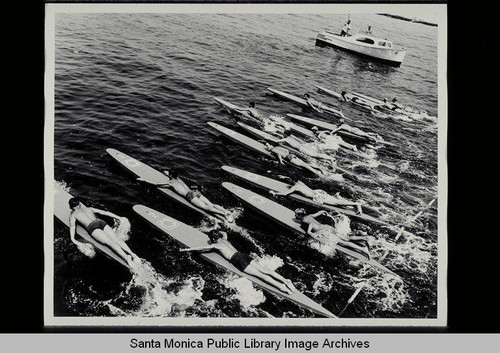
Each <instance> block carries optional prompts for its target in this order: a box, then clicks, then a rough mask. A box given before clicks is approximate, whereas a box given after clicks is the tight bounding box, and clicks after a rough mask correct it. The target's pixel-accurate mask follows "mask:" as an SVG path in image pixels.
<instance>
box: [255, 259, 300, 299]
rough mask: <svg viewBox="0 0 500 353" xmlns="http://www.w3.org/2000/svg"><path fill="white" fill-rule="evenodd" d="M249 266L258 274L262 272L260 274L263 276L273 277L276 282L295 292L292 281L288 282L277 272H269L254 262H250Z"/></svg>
mask: <svg viewBox="0 0 500 353" xmlns="http://www.w3.org/2000/svg"><path fill="white" fill-rule="evenodd" d="M250 266H254V267H255V268H256V269H257V270H259V271H260V272H262V273H264V274H266V275H268V276H271V277H274V278H275V279H277V280H278V281H280V282H282V283H284V284H285V285H286V286H287V287H288V288H289V289H290V290H291V291H292V292H295V286H294V285H293V283H292V281H291V280H289V279H287V278H285V277H283V276H282V275H280V274H279V273H278V272H276V271H272V270H269V269H267V268H265V267H262V266H261V265H259V264H258V263H257V262H256V261H252V262H251V263H250Z"/></svg>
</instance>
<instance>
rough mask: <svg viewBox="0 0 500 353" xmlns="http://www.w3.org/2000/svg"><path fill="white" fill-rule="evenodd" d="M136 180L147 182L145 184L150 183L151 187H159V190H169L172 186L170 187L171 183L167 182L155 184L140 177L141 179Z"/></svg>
mask: <svg viewBox="0 0 500 353" xmlns="http://www.w3.org/2000/svg"><path fill="white" fill-rule="evenodd" d="M136 180H138V181H143V182H145V183H148V184H151V185H154V186H157V187H159V188H169V187H170V186H171V185H170V181H166V182H164V183H155V182H153V181H151V180H146V179H144V178H140V177H139V178H136Z"/></svg>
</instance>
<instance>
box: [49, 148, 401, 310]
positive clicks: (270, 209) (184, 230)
mask: <svg viewBox="0 0 500 353" xmlns="http://www.w3.org/2000/svg"><path fill="white" fill-rule="evenodd" d="M106 152H107V153H108V154H109V156H111V157H112V158H113V159H114V160H115V161H117V162H118V163H119V164H120V165H121V166H122V167H124V168H125V169H126V170H128V171H129V172H131V173H133V174H134V175H135V176H136V177H137V178H140V179H143V180H146V181H148V182H150V183H152V184H155V185H156V187H157V188H158V190H159V191H161V192H162V193H163V194H164V195H166V196H167V197H168V198H170V199H171V200H173V201H175V202H178V203H180V204H182V205H183V206H185V207H187V208H189V209H191V210H192V211H194V212H197V213H199V214H201V215H203V216H206V217H209V218H213V217H214V216H213V215H211V214H209V213H207V212H206V211H205V210H202V209H200V208H198V207H197V206H195V205H193V204H192V203H190V202H188V201H187V200H186V199H184V198H183V197H181V196H180V195H178V194H176V193H175V192H173V191H172V190H171V189H169V188H168V187H167V186H162V185H164V184H165V183H166V182H168V181H169V180H170V179H169V177H168V176H167V175H166V174H165V173H162V172H160V171H158V170H156V169H154V168H152V167H150V166H149V165H147V164H145V163H143V162H141V161H139V160H137V159H136V158H133V157H131V156H129V155H127V154H125V153H123V152H120V151H118V150H116V149H112V148H109V149H107V150H106ZM222 169H223V170H224V171H226V172H228V173H230V174H231V175H233V176H235V177H238V178H240V179H241V180H244V181H246V182H249V183H251V184H252V185H255V186H258V187H260V188H262V189H264V190H267V191H269V190H274V191H276V192H284V191H285V190H287V189H288V188H289V187H290V185H288V184H285V183H282V182H280V181H278V180H273V179H271V178H267V177H264V176H259V175H257V174H255V173H251V172H248V171H245V170H242V169H238V168H234V167H230V166H223V167H222ZM222 185H223V187H224V188H225V189H226V190H228V191H229V192H230V193H232V194H233V195H235V196H236V197H238V198H239V199H240V200H241V201H243V202H244V203H245V204H247V205H249V206H251V207H252V208H253V209H255V210H257V211H258V212H260V213H261V214H263V215H265V216H266V217H268V218H270V219H272V220H274V221H275V222H277V223H278V224H281V225H282V226H284V227H285V228H287V229H289V230H291V231H292V234H295V235H301V236H305V235H306V234H305V232H304V231H303V230H302V229H301V228H300V225H299V224H298V223H296V222H295V221H294V218H293V215H294V212H293V210H291V209H288V208H286V207H284V206H282V205H280V204H279V203H277V202H275V201H273V200H271V199H269V198H266V197H263V196H261V195H259V194H257V193H255V192H253V191H250V190H248V189H246V188H243V187H241V186H238V185H235V184H233V183H228V182H226V183H223V184H222ZM54 186H55V197H54V214H55V216H56V217H57V218H58V219H59V220H60V221H61V222H63V223H64V224H65V225H66V226H69V216H70V209H69V205H68V201H69V199H70V198H71V197H72V196H73V195H71V194H70V193H69V192H67V191H65V190H64V188H63V187H62V186H61V185H60V184H59V183H56V182H55V183H54ZM290 197H291V198H292V199H294V200H296V201H300V202H303V203H305V204H309V205H311V206H314V203H313V201H312V200H309V199H307V198H305V197H301V196H300V195H294V194H292V195H290ZM323 206H324V207H325V208H327V209H331V210H333V211H342V212H344V213H346V214H349V215H351V216H355V217H356V216H357V217H358V218H360V219H362V220H366V221H373V222H379V223H380V221H379V220H378V219H377V218H374V217H370V216H368V215H357V214H355V212H353V211H350V210H341V209H338V208H335V207H333V206H332V207H330V206H327V205H323ZM133 209H134V211H135V212H136V213H137V214H138V215H140V216H141V217H143V218H144V219H146V220H147V221H149V222H150V223H151V224H153V225H155V226H156V227H157V228H159V229H160V230H162V231H164V232H165V233H166V234H168V235H169V236H171V237H173V238H175V239H176V240H177V241H179V242H180V243H181V244H183V245H185V246H187V247H194V246H202V245H207V244H208V237H207V235H206V234H204V233H202V232H200V231H198V230H197V229H195V228H193V227H191V226H188V225H186V224H184V223H182V222H180V221H178V220H176V219H174V218H172V217H169V216H166V215H164V214H162V213H161V212H159V211H156V210H153V209H151V208H148V207H146V206H143V205H135V206H134V207H133ZM77 234H78V235H79V236H81V237H82V238H83V239H84V240H86V241H87V242H89V243H91V244H93V245H94V246H95V248H96V249H97V250H100V251H101V252H102V253H103V254H105V255H106V256H108V257H109V258H111V259H113V260H115V261H117V262H118V263H120V264H122V265H123V266H125V267H128V265H127V263H126V262H125V261H123V259H121V258H120V257H119V256H117V255H116V254H115V253H113V252H112V251H110V250H109V249H108V248H107V247H105V246H102V245H101V244H99V243H98V242H96V241H95V240H94V239H93V238H92V237H91V236H90V235H89V234H88V233H87V232H86V230H85V229H84V228H82V227H80V226H77ZM339 250H340V251H342V252H343V253H345V254H347V255H350V256H353V257H355V258H357V259H359V260H361V261H363V262H365V263H367V264H369V265H371V266H374V267H376V268H379V269H381V270H383V271H386V272H390V273H392V271H390V270H389V269H387V268H386V267H385V266H383V265H381V264H379V263H378V262H376V261H374V260H367V259H366V258H364V257H363V256H362V255H360V254H358V253H356V252H352V251H350V250H349V249H339ZM202 256H203V257H204V258H205V259H207V260H208V261H210V262H212V263H215V264H217V265H218V266H221V267H223V268H226V269H227V270H229V271H231V272H233V273H236V274H238V275H240V276H243V277H246V278H248V279H249V280H250V281H252V282H253V283H255V284H256V285H258V286H260V287H261V288H263V289H265V290H267V291H269V292H271V293H273V294H275V295H278V296H280V297H284V298H286V299H288V300H290V301H292V302H294V303H296V304H297V305H299V306H301V307H303V308H306V309H309V310H311V311H313V312H315V313H317V314H320V315H323V316H326V317H335V315H334V314H332V313H331V312H329V311H328V310H326V309H325V308H323V307H322V306H321V305H319V304H317V303H316V302H314V301H313V300H311V299H310V298H308V297H307V296H306V295H304V294H303V293H300V292H298V291H296V292H295V293H292V294H286V293H284V292H281V291H280V290H278V289H276V288H275V287H273V286H271V285H268V284H267V283H265V282H262V281H261V280H259V279H258V278H255V277H253V276H251V275H248V274H246V273H243V272H241V271H238V270H237V269H236V268H234V266H233V265H232V264H231V263H230V262H228V261H227V260H225V259H224V258H223V257H222V256H220V255H219V254H217V253H207V254H202Z"/></svg>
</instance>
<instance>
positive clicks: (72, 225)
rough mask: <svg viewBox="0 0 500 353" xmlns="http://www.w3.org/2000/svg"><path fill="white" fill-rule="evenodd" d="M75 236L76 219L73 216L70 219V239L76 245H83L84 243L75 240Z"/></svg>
mask: <svg viewBox="0 0 500 353" xmlns="http://www.w3.org/2000/svg"><path fill="white" fill-rule="evenodd" d="M75 234H76V218H75V217H73V216H71V217H70V218H69V237H70V239H71V241H72V242H73V243H74V244H75V245H80V244H83V243H82V242H79V241H78V240H76V239H75Z"/></svg>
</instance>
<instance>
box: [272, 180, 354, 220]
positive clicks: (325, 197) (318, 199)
mask: <svg viewBox="0 0 500 353" xmlns="http://www.w3.org/2000/svg"><path fill="white" fill-rule="evenodd" d="M294 192H297V193H299V194H302V195H304V196H305V197H308V198H310V199H311V200H312V201H314V202H315V203H317V204H318V205H323V204H326V205H331V206H340V207H355V208H356V213H357V214H361V213H363V210H362V208H361V203H360V202H353V201H349V200H345V199H343V198H341V197H340V196H339V195H338V193H337V195H336V196H332V195H330V194H328V193H327V192H326V191H324V190H321V189H315V190H313V189H311V188H310V187H309V186H307V185H306V184H304V183H303V182H302V181H300V180H298V181H297V182H296V183H295V184H294V185H292V186H291V187H290V188H289V189H288V190H287V191H285V192H277V191H274V190H270V191H269V193H270V194H271V195H273V196H278V195H279V196H288V195H290V194H293V193H294Z"/></svg>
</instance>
